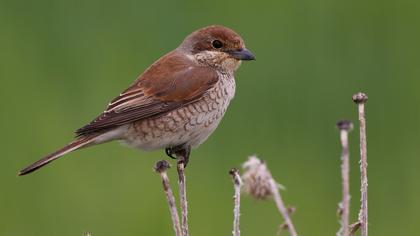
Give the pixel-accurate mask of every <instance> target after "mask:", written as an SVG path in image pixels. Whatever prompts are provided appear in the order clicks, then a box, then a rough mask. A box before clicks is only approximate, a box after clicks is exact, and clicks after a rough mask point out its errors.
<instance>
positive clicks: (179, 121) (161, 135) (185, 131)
mask: <svg viewBox="0 0 420 236" xmlns="http://www.w3.org/2000/svg"><path fill="white" fill-rule="evenodd" d="M219 76H220V77H219V78H220V79H219V81H218V82H217V83H216V84H215V85H214V86H213V88H211V89H210V90H209V91H208V92H207V93H206V94H204V95H203V97H202V98H200V99H199V100H197V101H195V102H193V103H190V104H188V105H186V106H183V107H181V108H178V109H176V110H173V111H171V112H169V113H167V114H166V115H164V116H161V117H158V118H155V119H150V120H143V121H139V122H136V123H134V124H133V126H132V128H131V129H129V130H130V132H129V133H130V135H129V136H128V137H127V138H128V140H126V142H127V143H129V144H130V145H132V146H137V147H139V148H142V149H146V150H153V149H159V148H164V147H169V146H176V145H179V144H184V143H187V144H189V145H191V146H193V147H195V146H198V145H200V144H201V143H202V142H204V141H205V140H206V139H207V138H208V137H209V135H210V134H211V133H212V132H213V131H214V130H215V129H216V127H217V125H218V124H219V123H220V121H221V119H222V117H223V115H224V114H225V112H226V110H227V108H228V106H229V103H230V101H231V100H232V98H233V97H234V94H235V80H234V78H233V75H228V74H222V73H220V74H219Z"/></svg>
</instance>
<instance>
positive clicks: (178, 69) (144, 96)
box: [76, 51, 218, 136]
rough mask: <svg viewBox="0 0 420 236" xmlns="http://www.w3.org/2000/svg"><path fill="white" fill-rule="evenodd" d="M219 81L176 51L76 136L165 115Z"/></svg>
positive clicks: (156, 64)
mask: <svg viewBox="0 0 420 236" xmlns="http://www.w3.org/2000/svg"><path fill="white" fill-rule="evenodd" d="M217 81H218V74H217V72H216V71H215V70H213V69H211V68H209V67H203V66H197V65H195V64H194V63H193V62H192V61H190V59H189V58H187V57H185V56H182V55H180V54H179V53H178V52H176V51H174V52H172V53H169V54H168V55H166V56H164V57H162V58H161V59H160V60H158V61H157V62H155V63H154V64H153V65H152V66H151V67H149V68H148V69H147V70H146V71H145V72H144V73H143V74H142V75H141V76H140V77H139V78H138V79H137V80H136V81H135V83H134V84H133V85H131V86H130V87H129V88H128V89H127V90H125V91H124V92H123V93H121V94H120V95H119V96H118V97H116V98H115V99H113V100H112V101H111V103H109V105H108V107H107V109H106V110H105V111H104V112H103V113H102V114H101V115H99V116H98V117H97V118H96V119H94V120H93V121H92V122H90V123H89V124H87V125H85V126H84V127H82V128H80V129H78V130H77V131H76V135H77V136H84V135H88V134H92V133H97V132H104V131H107V130H109V129H112V128H115V127H118V126H120V125H124V124H128V123H131V122H134V121H138V120H142V119H147V118H150V117H157V116H161V115H164V114H166V113H168V112H170V111H173V110H175V109H177V108H180V107H182V106H185V105H187V104H190V103H192V102H195V101H197V100H199V99H200V98H201V97H202V96H203V95H204V94H205V93H206V92H207V91H208V90H209V89H211V88H212V87H213V85H214V84H215V83H216V82H217Z"/></svg>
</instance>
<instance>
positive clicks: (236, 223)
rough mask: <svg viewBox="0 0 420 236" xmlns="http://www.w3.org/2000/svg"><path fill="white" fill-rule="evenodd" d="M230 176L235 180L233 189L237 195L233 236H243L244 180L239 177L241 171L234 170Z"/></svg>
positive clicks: (234, 200) (235, 195) (235, 197)
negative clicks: (241, 220)
mask: <svg viewBox="0 0 420 236" xmlns="http://www.w3.org/2000/svg"><path fill="white" fill-rule="evenodd" d="M229 174H230V175H231V176H232V179H233V187H234V190H235V194H234V196H233V203H234V208H233V216H234V219H233V231H232V234H233V236H240V235H241V231H240V227H239V223H240V221H239V219H240V207H241V186H242V179H241V176H240V175H239V171H238V170H237V169H235V168H234V169H232V170H231V171H230V172H229Z"/></svg>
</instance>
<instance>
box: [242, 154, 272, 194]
mask: <svg viewBox="0 0 420 236" xmlns="http://www.w3.org/2000/svg"><path fill="white" fill-rule="evenodd" d="M242 167H243V168H244V174H243V175H242V181H243V182H244V185H243V190H244V191H245V193H247V194H249V195H251V196H252V197H254V198H256V199H261V200H264V199H267V198H268V197H270V196H271V195H272V191H271V184H270V181H271V179H272V177H271V174H270V172H269V171H268V169H267V166H266V165H265V163H264V161H261V160H260V159H258V158H257V157H256V156H251V157H249V158H248V161H246V162H245V163H244V164H243V165H242Z"/></svg>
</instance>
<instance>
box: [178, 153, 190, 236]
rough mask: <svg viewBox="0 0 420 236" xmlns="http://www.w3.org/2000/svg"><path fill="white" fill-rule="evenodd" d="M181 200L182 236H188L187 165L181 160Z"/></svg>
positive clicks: (179, 175) (179, 165)
mask: <svg viewBox="0 0 420 236" xmlns="http://www.w3.org/2000/svg"><path fill="white" fill-rule="evenodd" d="M177 170H178V185H179V200H180V201H181V229H182V235H183V236H188V235H189V232H188V202H187V189H186V184H185V165H184V161H183V160H179V161H178V164H177Z"/></svg>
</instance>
